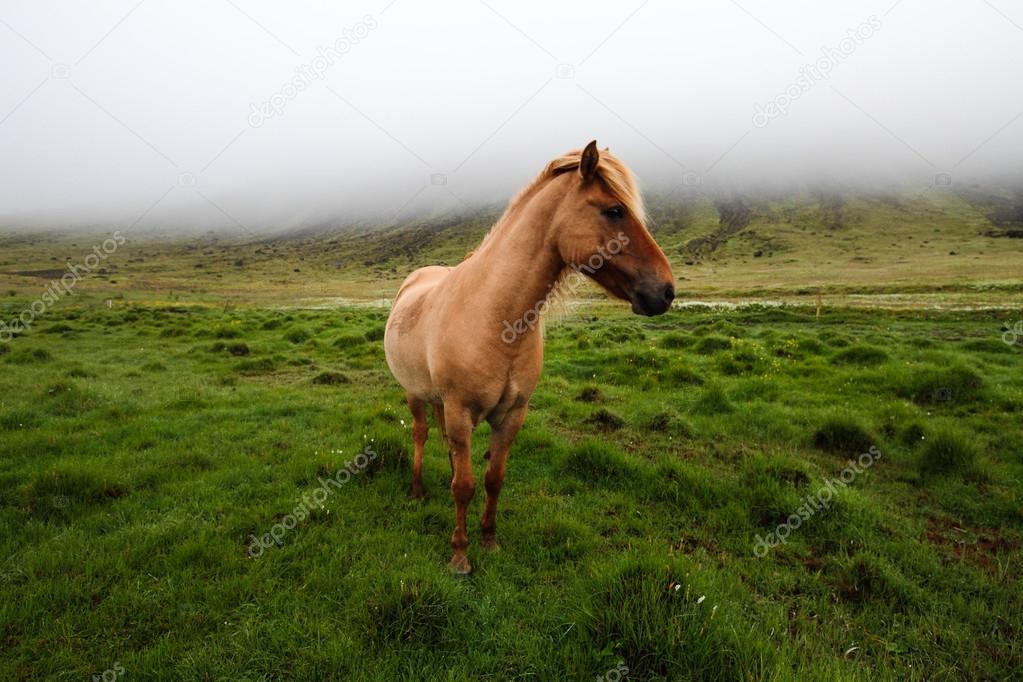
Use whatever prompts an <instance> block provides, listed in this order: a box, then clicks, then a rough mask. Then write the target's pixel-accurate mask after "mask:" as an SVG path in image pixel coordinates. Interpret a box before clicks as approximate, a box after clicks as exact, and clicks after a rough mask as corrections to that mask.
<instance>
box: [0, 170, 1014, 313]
mask: <svg viewBox="0 0 1023 682" xmlns="http://www.w3.org/2000/svg"><path fill="white" fill-rule="evenodd" d="M736 201H737V200H736V199H734V198H733V199H717V200H712V199H711V198H709V197H705V196H700V195H694V196H690V197H681V198H680V197H675V198H671V199H659V198H657V197H654V198H652V199H651V200H650V202H649V203H650V213H651V216H652V228H653V230H654V233H655V235H656V236H657V238H658V240H659V242H660V243H661V245H662V247H663V248H664V250H665V252H666V253H667V254H668V256H669V258H670V259H671V260H672V262H673V265H674V267H675V271H676V274H677V276H678V277H679V290H680V292H682V295H683V296H684V297H685V298H688V299H698V300H699V299H705V298H723V297H725V298H727V297H736V296H741V297H769V298H799V297H803V298H807V297H810V298H815V297H816V296H817V295H818V293H821V294H822V295H823V296H824V298H825V299H826V300H827V301H829V302H840V303H843V304H848V303H849V302H850V296H855V295H872V296H875V297H876V296H877V295H879V294H903V293H905V294H912V295H921V294H925V295H924V296H921V297H920V298H919V299H918V301H919V302H928V303H930V302H936V303H964V304H993V305H1001V306H1005V305H1012V304H1014V301H1015V302H1016V303H1015V304H1018V297H1019V294H1020V291H1021V289H1023V285H1021V282H1020V269H1019V264H1020V263H1021V262H1023V239H1010V238H1006V237H994V236H989V233H992V232H993V233H995V234H1001V233H1002V232H1000V231H999V228H998V227H997V225H996V223H995V222H992V218H991V216H992V215H994V214H993V213H992V211H993V210H994V209H992V208H991V207H989V206H988V205H987V204H984V203H983V202H981V201H980V200H979V199H977V198H976V197H973V196H972V195H971V201H967V200H966V199H965V198H963V197H962V196H960V195H959V194H955V193H951V192H941V191H938V190H930V191H927V192H924V193H921V194H918V195H911V194H907V195H900V196H890V195H871V194H866V193H850V194H827V193H801V194H793V195H785V196H746V197H742V198H741V201H742V202H743V205H744V206H745V207H746V208H747V210H748V213H749V222H748V225H746V226H745V227H744V228H742V229H740V230H738V231H737V232H736V233H734V234H731V235H730V236H729V238H728V239H726V240H724V241H723V242H722V243H721V244H720V245H719V246H718V248H716V249H714V250H713V251H711V252H708V253H706V254H703V255H702V256H701V257H694V256H693V255H692V253H690V251H689V250H688V249H687V245H689V244H690V243H691V242H692V241H693V240H694V239H699V238H702V237H706V236H707V235H709V234H712V233H714V232H715V231H717V230H719V229H720V227H721V210H722V208H723V207H727V206H729V205H732V204H734V203H735V202H736ZM1021 211H1023V209H1021ZM496 217H497V213H496V212H495V211H490V212H482V213H479V214H475V215H473V216H469V217H465V216H462V217H459V216H445V217H439V218H430V219H423V220H420V221H418V222H414V223H412V224H409V225H401V226H391V227H386V226H385V227H382V228H372V229H371V227H372V226H371V227H361V228H354V227H353V228H347V229H341V230H336V231H331V232H313V233H300V234H295V235H291V236H286V237H277V238H267V239H265V240H254V239H252V238H249V237H246V238H232V237H228V236H207V237H205V238H201V239H199V240H197V241H196V240H189V241H183V240H180V239H177V240H175V239H164V240H153V239H145V238H142V237H138V236H133V235H131V234H130V233H129V236H130V237H135V238H133V239H132V240H130V241H129V243H128V244H126V245H125V246H123V247H122V248H121V249H119V250H118V252H117V253H116V254H115V255H114V256H111V257H110V259H109V261H108V264H107V265H108V266H109V267H108V270H109V271H108V273H107V275H106V276H102V277H91V278H90V279H89V280H88V281H87V282H82V283H81V284H80V285H79V290H80V291H85V292H93V293H95V294H97V295H102V296H114V297H116V296H125V297H128V298H139V297H148V298H149V299H153V298H158V299H160V300H175V299H181V298H183V299H195V298H200V299H208V298H210V297H216V298H217V299H230V300H235V301H252V300H259V301H261V302H264V303H281V302H296V301H301V302H305V303H306V304H308V303H309V302H311V301H315V300H320V301H326V300H337V299H378V298H381V297H389V296H391V295H393V292H394V291H395V290H396V289H397V287H398V285H399V284H400V282H401V280H402V279H403V278H404V276H405V275H406V274H407V273H408V272H410V271H411V270H413V269H415V268H416V267H420V266H422V265H427V264H436V263H446V264H454V263H457V262H459V261H460V260H461V259H462V258H463V257H464V255H465V253H466V252H467V251H469V250H470V249H472V248H474V247H475V245H476V244H477V243H478V242H479V240H480V238H481V237H482V236H483V234H484V233H485V232H486V230H487V229H488V228H489V227H490V225H491V224H492V223H493V221H494V220H495V219H496ZM106 236H109V235H102V236H97V237H93V238H91V239H90V238H88V237H85V236H82V235H79V236H78V237H76V238H73V239H71V238H67V237H60V236H50V237H40V236H38V235H22V236H7V237H0V252H2V256H0V291H13V292H15V293H17V294H22V295H26V296H30V295H34V294H35V292H36V291H38V289H39V288H40V286H42V282H45V281H46V280H45V279H41V278H35V277H25V276H19V275H14V274H11V273H13V272H15V271H31V270H50V269H54V268H61V267H62V266H63V263H64V261H65V259H69V260H70V261H71V262H74V263H78V262H81V259H82V258H83V257H84V254H86V253H88V252H89V250H90V249H91V247H92V244H93V243H99V242H100V241H102V238H104V237H106ZM757 252H760V253H761V255H760V256H759V257H755V256H754V254H755V253H757ZM953 253H954V255H952V254H953ZM587 295H598V294H597V293H596V291H591V292H589V293H588V294H587ZM872 302H874V303H876V302H878V300H877V299H876V298H875V299H874V300H873V301H872Z"/></svg>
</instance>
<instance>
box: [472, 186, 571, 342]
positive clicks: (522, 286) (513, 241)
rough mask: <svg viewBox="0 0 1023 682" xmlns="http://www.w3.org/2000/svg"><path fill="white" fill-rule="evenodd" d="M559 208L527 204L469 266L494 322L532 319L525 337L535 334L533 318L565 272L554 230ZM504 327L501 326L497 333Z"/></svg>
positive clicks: (491, 237) (542, 203) (543, 203)
mask: <svg viewBox="0 0 1023 682" xmlns="http://www.w3.org/2000/svg"><path fill="white" fill-rule="evenodd" d="M555 208H556V206H553V205H550V203H549V202H547V201H542V200H537V198H534V199H533V200H531V201H529V203H528V204H527V205H525V206H522V207H520V208H519V210H517V211H516V212H515V213H514V214H513V215H509V216H507V217H506V220H505V221H502V223H501V224H500V225H498V226H496V227H495V229H494V232H493V233H492V234H490V235H489V236H488V237H487V239H486V242H485V243H484V244H483V245H482V246H481V247H480V248H479V249H478V250H477V251H476V253H474V254H473V255H472V256H471V257H470V258H469V260H468V261H466V263H465V265H467V266H469V268H470V269H471V270H472V272H473V276H474V278H476V281H477V282H478V285H479V291H480V293H481V294H482V295H483V296H486V299H487V306H488V308H489V309H490V310H491V312H492V318H493V319H497V320H500V321H506V322H508V324H509V325H511V326H513V327H514V326H515V324H516V322H517V321H520V320H525V321H527V322H528V320H529V319H533V320H534V323H533V324H532V325H528V324H527V325H525V327H524V328H525V329H526V331H525V332H523V333H524V334H525V333H533V332H535V331H537V325H536V324H535V315H536V314H537V313H539V311H540V309H541V308H542V307H543V306H542V304H543V302H544V301H545V300H546V299H547V297H548V296H549V295H550V293H551V290H552V288H553V287H554V285H555V283H556V282H557V280H558V277H559V276H560V275H561V272H562V270H563V269H564V267H565V263H564V261H563V260H562V258H561V255H560V254H559V252H558V249H557V246H556V244H555V243H554V237H553V235H552V234H551V230H550V224H551V220H552V218H553V215H554V210H555ZM531 311H532V312H531ZM504 328H505V327H504V326H503V324H502V325H501V329H499V330H498V331H501V330H503V329H504Z"/></svg>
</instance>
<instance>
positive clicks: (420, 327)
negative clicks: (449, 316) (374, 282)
mask: <svg viewBox="0 0 1023 682" xmlns="http://www.w3.org/2000/svg"><path fill="white" fill-rule="evenodd" d="M450 271H451V268H448V267H443V266H439V265H431V266H428V267H425V268H420V269H418V270H416V271H414V272H413V273H412V274H410V275H409V276H408V277H406V278H405V281H404V282H402V285H401V287H400V288H399V289H398V294H397V295H396V296H395V298H394V305H393V307H392V308H391V314H390V315H389V316H388V317H387V326H386V328H385V329H384V354H385V356H386V357H387V365H388V366H389V367H390V368H391V373H393V374H394V377H395V378H396V379H397V380H398V383H400V384H401V385H402V386H403V387H404V388H405V390H406V391H408V392H409V393H411V394H412V395H415V396H417V397H419V398H422V399H430V398H431V397H432V394H433V393H434V391H435V389H434V387H433V385H432V381H431V379H430V373H429V367H428V364H427V357H426V353H427V345H426V338H425V324H424V318H425V317H428V315H424V313H428V310H429V309H430V308H432V307H433V302H432V301H431V296H430V294H431V293H432V292H433V291H434V290H435V289H436V288H437V285H438V284H440V282H442V281H443V280H444V278H445V277H446V276H447V274H448V273H449V272H450Z"/></svg>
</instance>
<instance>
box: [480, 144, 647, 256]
mask: <svg viewBox="0 0 1023 682" xmlns="http://www.w3.org/2000/svg"><path fill="white" fill-rule="evenodd" d="M582 156H583V150H581V149H574V150H572V151H570V152H568V153H567V154H565V155H563V156H559V157H558V158H556V159H554V160H553V161H551V162H550V163H548V164H547V166H546V167H545V168H544V169H543V170H542V171H541V172H540V174H539V175H537V176H536V177H535V178H533V180H532V181H531V182H530V183H529V184H528V185H526V186H525V187H524V188H522V190H521V191H520V192H519V193H518V194H516V195H515V196H514V197H513V198H512V200H511V201H510V202H508V207H507V208H506V209H504V213H502V214H501V217H500V218H498V220H497V222H496V223H494V226H493V227H491V228H490V230H489V231H488V232H487V234H485V235H484V236H483V240H482V241H481V242H480V244H479V246H477V247H476V248H475V249H473V250H472V251H470V252H469V253H467V254H466V255H465V258H469V257H470V256H472V255H473V254H474V253H475V252H477V251H479V250H480V249H481V248H483V245H484V244H486V242H487V239H489V238H490V236H491V235H492V234H494V233H495V232H496V231H497V230H498V229H500V228H501V226H502V225H504V224H505V223H507V222H508V221H509V220H511V218H512V216H514V215H515V214H516V213H517V212H518V210H519V209H520V208H521V207H522V206H523V205H524V204H525V203H526V202H527V201H528V200H529V198H530V197H532V196H533V195H534V194H536V192H537V191H539V190H540V188H541V187H543V186H544V185H545V184H546V183H547V182H548V181H549V180H552V179H553V178H555V177H557V176H559V175H561V174H562V173H568V172H570V171H574V170H576V169H578V168H579V163H580V162H581V160H582ZM597 178H598V179H599V180H600V181H601V182H602V183H603V185H604V188H605V189H606V190H607V191H608V193H609V194H610V195H611V196H613V197H614V198H615V199H617V200H618V201H619V202H620V203H621V205H622V207H623V208H624V209H625V210H626V211H628V212H629V213H631V214H632V215H633V216H634V217H635V218H636V220H638V221H639V222H640V224H642V225H646V210H645V209H644V207H643V197H642V196H641V195H640V193H639V187H638V186H637V184H636V178H635V177H633V175H632V171H630V170H629V169H628V168H627V167H626V165H625V164H624V163H622V162H621V161H619V160H618V157H616V156H614V155H613V154H612V153H611V152H610V151H608V150H607V149H604V150H603V151H602V152H600V158H599V160H598V162H597Z"/></svg>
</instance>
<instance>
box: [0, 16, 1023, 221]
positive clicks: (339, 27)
mask: <svg viewBox="0 0 1023 682" xmlns="http://www.w3.org/2000/svg"><path fill="white" fill-rule="evenodd" d="M72 11H82V10H80V9H78V8H75V9H74V10H69V9H67V8H64V7H61V6H59V5H57V4H55V3H54V4H52V5H47V3H38V4H32V5H29V4H27V3H26V4H16V5H13V6H8V7H6V8H4V9H2V10H0V50H2V52H3V59H4V62H5V64H7V65H8V68H6V69H5V70H4V75H3V84H4V87H3V88H2V91H0V153H2V154H3V158H4V159H5V163H4V164H3V171H2V173H3V177H2V185H0V187H2V188H0V229H3V228H4V227H9V228H18V227H22V226H26V225H39V226H57V225H59V226H61V227H82V228H85V227H94V226H98V225H106V226H108V227H109V228H110V229H125V228H128V227H131V228H132V229H138V230H145V229H162V228H168V227H171V228H178V227H180V228H183V229H185V228H187V229H245V230H246V231H248V230H251V231H256V232H258V231H261V230H265V229H286V228H288V227H300V226H303V225H309V224H317V223H331V222H334V223H344V222H355V221H358V220H363V219H373V220H378V221H383V222H387V221H393V222H401V221H402V220H405V219H410V218H411V217H414V216H420V215H424V214H429V213H431V212H436V211H440V210H460V211H464V210H470V209H474V208H475V207H478V206H500V205H503V203H504V202H505V201H506V200H507V198H508V197H509V196H511V195H512V194H514V192H515V191H516V190H517V189H518V188H520V187H521V186H523V185H524V184H526V183H527V182H528V181H529V180H530V179H532V178H533V177H534V176H535V175H536V174H537V173H538V172H539V171H540V170H541V169H542V168H543V166H544V165H545V164H546V162H547V161H548V160H550V159H551V158H553V157H555V156H557V155H559V154H561V153H563V152H565V151H567V150H568V149H572V148H579V147H581V146H583V145H584V144H585V143H586V142H588V141H589V140H590V139H596V140H597V141H598V143H599V144H600V146H601V147H602V148H603V147H610V149H611V150H612V151H613V152H614V153H615V154H617V155H618V156H619V157H620V158H621V159H622V160H623V161H625V162H626V163H627V164H628V165H629V166H630V167H631V168H632V169H633V171H634V172H635V174H636V175H637V177H638V178H639V180H640V184H641V186H642V187H643V188H644V190H646V191H649V192H653V193H660V194H672V193H676V194H677V195H684V193H685V192H694V191H699V192H708V193H716V192H727V191H735V190H737V189H743V188H747V189H748V188H763V187H782V186H789V185H793V186H811V185H819V184H826V183H836V184H851V185H856V186H866V187H884V186H900V185H905V186H912V187H918V186H928V185H934V184H935V182H936V178H938V177H939V176H940V177H945V178H948V179H949V182H951V183H953V184H954V185H956V186H961V185H964V184H968V183H972V182H978V181H981V182H983V181H989V180H991V179H998V178H1013V179H1015V178H1018V176H1019V162H1018V159H1019V158H1021V153H1023V123H1021V122H1020V121H1019V119H1020V118H1021V117H1023V91H1020V89H1019V88H1014V87H1012V85H1013V84H1016V83H1019V82H1021V80H1023V79H1021V77H1023V12H1020V13H1019V15H1018V16H1013V14H1014V12H1013V10H1012V8H1010V7H1009V6H1008V4H1007V3H1000V2H984V1H983V0H978V2H976V3H967V4H965V5H963V6H959V7H954V8H936V7H931V6H928V5H925V4H924V3H921V2H917V1H916V0H901V1H895V0H888V1H887V2H867V3H861V4H860V6H858V7H851V8H848V7H843V8H831V7H827V8H814V10H813V12H812V13H807V12H806V10H805V8H803V7H800V6H798V5H797V4H796V3H793V2H785V3H776V4H772V3H767V2H753V1H752V0H749V1H746V2H741V3H738V2H729V3H722V4H720V5H719V6H703V5H701V6H692V7H685V6H683V7H676V6H671V5H667V4H660V3H657V2H633V3H629V4H627V5H621V6H613V7H608V8H594V7H590V6H583V5H581V4H578V5H573V6H549V5H546V4H545V5H540V4H538V3H529V4H521V3H520V4H513V3H503V2H490V1H487V2H482V1H476V2H463V3H458V4H457V5H454V6H452V7H451V8H450V9H447V10H446V11H443V12H438V11H436V10H432V11H431V9H429V8H423V7H420V6H418V5H416V4H414V3H410V2H404V1H403V0H396V1H395V2H390V3H388V2H387V1H386V0H385V1H382V2H376V3H373V2H357V3H351V4H348V5H347V6H345V7H322V6H319V5H314V4H312V3H303V4H301V5H299V6H296V7H290V6H289V7H287V8H285V7H282V6H275V5H273V4H271V3H267V2H241V1H240V0H237V1H236V0H223V1H220V2H214V3H209V4H202V5H200V4H195V5H192V6H189V5H187V4H185V5H182V4H175V5H169V4H166V3H160V2H157V1H156V0H144V1H143V2H137V1H131V2H108V3H104V4H103V5H102V6H101V7H100V8H98V9H90V11H89V12H88V13H83V14H81V15H78V16H74V15H72V14H70V12H72ZM566 26H570V27H572V30H570V31H566V29H565V27H566Z"/></svg>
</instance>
